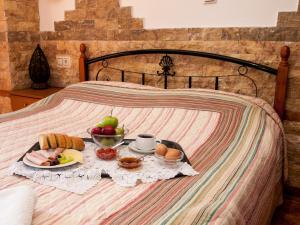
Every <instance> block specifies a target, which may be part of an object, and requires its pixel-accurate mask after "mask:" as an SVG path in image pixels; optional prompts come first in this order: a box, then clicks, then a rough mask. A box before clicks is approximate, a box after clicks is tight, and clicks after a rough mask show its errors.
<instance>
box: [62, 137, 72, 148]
mask: <svg viewBox="0 0 300 225" xmlns="http://www.w3.org/2000/svg"><path fill="white" fill-rule="evenodd" d="M64 137H65V139H66V148H72V147H73V143H72V139H71V138H70V137H69V136H68V135H64Z"/></svg>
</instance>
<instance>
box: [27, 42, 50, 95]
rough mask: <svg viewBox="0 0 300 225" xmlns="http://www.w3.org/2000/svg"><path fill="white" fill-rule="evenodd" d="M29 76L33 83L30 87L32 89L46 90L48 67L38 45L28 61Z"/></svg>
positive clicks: (48, 75) (48, 74)
mask: <svg viewBox="0 0 300 225" xmlns="http://www.w3.org/2000/svg"><path fill="white" fill-rule="evenodd" d="M29 76H30V79H31V80H32V81H33V83H32V85H31V87H32V88H33V89H46V88H48V83H47V82H48V80H49V77H50V67H49V63H48V61H47V58H46V56H45V54H44V52H43V50H42V49H41V47H40V45H39V44H38V45H37V47H36V49H35V50H34V52H33V54H32V57H31V60H30V64H29Z"/></svg>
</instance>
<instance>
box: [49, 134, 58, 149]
mask: <svg viewBox="0 0 300 225" xmlns="http://www.w3.org/2000/svg"><path fill="white" fill-rule="evenodd" d="M48 142H49V145H50V148H52V149H56V148H57V142H56V138H55V135H54V134H48Z"/></svg>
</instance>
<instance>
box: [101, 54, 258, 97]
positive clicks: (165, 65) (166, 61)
mask: <svg viewBox="0 0 300 225" xmlns="http://www.w3.org/2000/svg"><path fill="white" fill-rule="evenodd" d="M159 66H161V67H162V72H159V71H157V73H156V74H155V73H145V72H140V71H131V70H124V69H120V68H116V67H112V66H109V63H108V61H107V60H104V61H102V67H101V68H100V69H99V70H98V71H97V73H96V80H99V77H100V73H101V72H102V71H103V70H104V69H111V70H115V71H119V72H120V76H121V81H122V82H125V73H131V74H139V75H141V77H142V82H141V84H142V85H145V76H146V75H147V76H153V77H155V76H162V77H164V88H165V89H167V88H168V77H169V76H172V77H174V76H175V74H176V72H170V70H171V68H172V67H173V66H174V63H173V60H172V58H171V57H170V56H168V55H165V56H163V57H162V59H161V60H160V63H159ZM248 71H249V70H248V67H247V66H240V67H238V69H237V74H232V75H217V76H205V75H202V76H195V75H194V76H176V77H178V78H179V77H181V78H187V79H188V87H189V88H192V87H193V85H192V83H193V78H196V77H197V78H214V81H215V87H214V89H215V90H219V87H220V79H221V78H223V79H224V78H228V77H244V78H246V79H248V80H250V81H251V83H252V84H253V86H254V88H255V96H256V97H257V96H258V88H257V85H256V83H255V81H254V80H253V79H252V78H251V77H249V76H248V75H247V74H248ZM104 80H107V81H109V80H110V77H109V76H107V75H104Z"/></svg>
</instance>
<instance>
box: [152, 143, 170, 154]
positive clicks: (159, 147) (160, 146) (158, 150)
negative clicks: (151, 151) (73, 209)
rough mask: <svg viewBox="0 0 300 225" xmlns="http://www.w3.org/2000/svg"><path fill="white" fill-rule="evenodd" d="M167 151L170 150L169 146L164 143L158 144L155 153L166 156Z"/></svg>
mask: <svg viewBox="0 0 300 225" xmlns="http://www.w3.org/2000/svg"><path fill="white" fill-rule="evenodd" d="M167 151H168V148H167V146H165V145H164V144H158V145H156V148H155V153H156V154H157V155H161V156H165V155H166V153H167Z"/></svg>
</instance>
